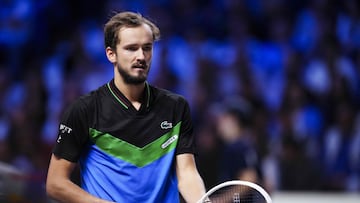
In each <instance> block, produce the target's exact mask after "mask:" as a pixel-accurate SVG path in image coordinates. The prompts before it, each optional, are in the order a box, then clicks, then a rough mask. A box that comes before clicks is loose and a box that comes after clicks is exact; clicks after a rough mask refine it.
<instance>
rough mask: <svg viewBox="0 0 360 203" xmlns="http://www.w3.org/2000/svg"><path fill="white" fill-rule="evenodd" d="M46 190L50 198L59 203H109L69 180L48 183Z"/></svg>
mask: <svg viewBox="0 0 360 203" xmlns="http://www.w3.org/2000/svg"><path fill="white" fill-rule="evenodd" d="M46 190H47V194H48V196H49V197H50V198H52V199H54V200H56V201H59V202H61V203H110V202H109V201H106V200H102V199H99V198H97V197H95V196H93V195H91V194H89V193H87V192H86V191H84V190H83V189H82V188H80V187H79V186H78V185H76V184H74V183H73V182H71V181H70V180H64V181H58V182H56V183H48V185H47V187H46Z"/></svg>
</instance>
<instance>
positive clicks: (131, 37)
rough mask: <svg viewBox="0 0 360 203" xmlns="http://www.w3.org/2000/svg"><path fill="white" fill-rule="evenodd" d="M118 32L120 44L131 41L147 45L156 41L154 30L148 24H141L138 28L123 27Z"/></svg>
mask: <svg viewBox="0 0 360 203" xmlns="http://www.w3.org/2000/svg"><path fill="white" fill-rule="evenodd" d="M118 32H119V33H118V38H119V41H120V43H121V42H131V41H133V42H136V41H146V42H147V43H152V42H153V41H154V40H153V33H152V30H151V28H150V26H149V25H147V24H141V25H139V26H136V27H129V26H126V27H122V28H120V29H119V31H118Z"/></svg>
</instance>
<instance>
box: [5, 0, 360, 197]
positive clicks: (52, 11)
mask: <svg viewBox="0 0 360 203" xmlns="http://www.w3.org/2000/svg"><path fill="white" fill-rule="evenodd" d="M0 2H1V3H0V163H1V165H0V166H1V167H0V168H3V169H2V171H3V172H1V174H2V175H1V176H0V177H1V179H0V200H1V198H3V199H4V198H5V196H6V198H8V200H7V201H8V202H47V200H46V197H45V194H44V181H45V177H46V171H47V166H48V162H49V158H50V153H51V148H52V146H53V144H54V142H55V140H56V137H57V129H58V121H59V117H60V115H61V113H62V111H63V110H64V108H65V107H66V106H67V105H68V104H69V103H70V102H71V101H73V100H74V99H75V98H77V97H78V96H79V95H81V94H84V93H86V92H88V91H90V90H93V89H95V88H96V87H98V86H100V85H102V84H104V83H106V82H107V81H109V80H110V79H111V78H112V74H113V68H112V65H111V64H110V63H109V62H108V61H107V60H106V57H105V52H104V47H103V33H102V29H103V25H104V23H105V22H106V21H107V20H108V19H109V18H110V16H111V15H112V13H113V12H114V11H124V10H131V11H135V12H140V13H142V14H143V15H144V16H146V17H149V18H150V19H152V20H153V21H154V22H155V23H156V24H158V26H159V27H160V30H161V31H162V37H161V40H160V41H159V42H158V43H157V44H156V45H155V50H154V58H153V64H152V70H151V74H150V77H149V82H150V83H151V84H153V85H156V86H159V87H162V88H166V89H169V90H171V91H174V92H176V93H179V94H182V95H184V96H185V97H186V98H187V99H188V101H189V103H190V106H191V109H192V113H193V118H194V126H195V132H196V135H197V141H198V150H199V155H198V156H197V160H198V167H199V170H200V173H201V174H202V176H203V178H204V181H205V183H206V186H207V187H208V188H209V187H211V186H213V185H215V184H217V183H219V180H218V178H217V168H218V167H221V166H219V164H218V163H219V160H218V156H217V155H218V150H219V149H220V148H221V144H219V143H221V142H218V137H217V135H216V129H214V126H216V125H215V123H214V122H216V121H215V120H216V119H214V115H215V114H216V112H217V109H218V107H219V106H222V105H224V101H228V100H233V99H236V98H238V97H241V98H242V99H244V100H246V101H249V102H250V103H251V104H252V105H253V107H254V112H253V114H252V117H253V120H254V125H253V127H252V132H253V136H254V140H255V143H256V150H257V152H258V154H259V159H260V163H261V170H262V173H263V175H264V180H265V182H266V184H267V187H268V188H269V190H271V191H340V192H359V191H360V117H359V116H360V114H359V112H360V111H359V100H360V80H359V79H360V51H359V48H360V5H359V2H358V1H356V0H341V1H340V0H313V1H310V0H309V1H306V0H293V1H285V0H223V1H221V0H198V1H194V0H173V1H170V0H154V1H146V0H132V1H120V0H118V1H116V0H103V1H85V0H76V1H72V0H61V1H60V0H1V1H0ZM234 156H236V155H234ZM14 174H15V175H14ZM9 182H10V184H13V186H9V185H8V184H9ZM9 188H12V189H9ZM24 197H25V198H24ZM24 199H26V200H24Z"/></svg>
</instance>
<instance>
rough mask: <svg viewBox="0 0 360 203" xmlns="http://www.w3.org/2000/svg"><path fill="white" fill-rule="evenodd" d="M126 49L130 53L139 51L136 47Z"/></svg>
mask: <svg viewBox="0 0 360 203" xmlns="http://www.w3.org/2000/svg"><path fill="white" fill-rule="evenodd" d="M125 49H126V50H128V51H136V50H137V48H136V47H126V48H125Z"/></svg>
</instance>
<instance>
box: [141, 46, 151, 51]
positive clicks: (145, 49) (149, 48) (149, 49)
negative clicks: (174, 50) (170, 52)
mask: <svg viewBox="0 0 360 203" xmlns="http://www.w3.org/2000/svg"><path fill="white" fill-rule="evenodd" d="M143 50H144V51H151V50H152V47H151V46H146V47H144V48H143Z"/></svg>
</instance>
